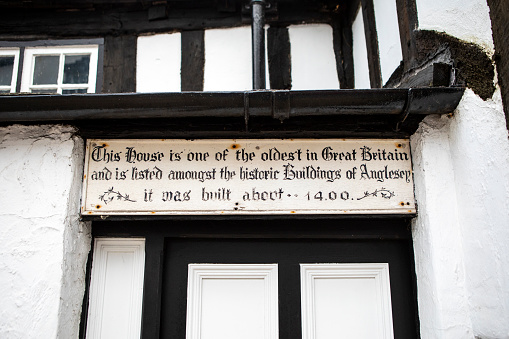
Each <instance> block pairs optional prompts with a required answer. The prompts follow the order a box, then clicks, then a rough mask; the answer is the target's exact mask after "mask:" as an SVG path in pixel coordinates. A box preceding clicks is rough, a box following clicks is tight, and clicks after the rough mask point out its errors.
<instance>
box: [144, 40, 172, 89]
mask: <svg viewBox="0 0 509 339" xmlns="http://www.w3.org/2000/svg"><path fill="white" fill-rule="evenodd" d="M180 38H181V36H180V33H172V34H156V35H150V36H141V37H139V38H138V46H137V50H136V53H137V54H136V91H137V92H180V67H181V62H182V56H181V55H182V51H181V40H180Z"/></svg>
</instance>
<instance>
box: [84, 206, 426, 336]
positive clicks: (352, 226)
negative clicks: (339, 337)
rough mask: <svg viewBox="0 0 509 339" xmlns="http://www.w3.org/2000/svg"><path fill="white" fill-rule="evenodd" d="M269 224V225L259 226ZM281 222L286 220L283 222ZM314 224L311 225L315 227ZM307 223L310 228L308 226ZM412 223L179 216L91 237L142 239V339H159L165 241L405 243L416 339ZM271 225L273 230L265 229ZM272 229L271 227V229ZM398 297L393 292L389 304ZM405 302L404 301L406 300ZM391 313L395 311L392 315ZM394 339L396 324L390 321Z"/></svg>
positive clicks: (120, 224) (103, 229)
mask: <svg viewBox="0 0 509 339" xmlns="http://www.w3.org/2000/svg"><path fill="white" fill-rule="evenodd" d="M264 221H269V223H265V224H264V223H263V222H264ZM281 221H285V222H284V223H283V222H281ZM314 221H315V222H314ZM307 223H309V224H307ZM410 223H411V218H404V217H401V216H389V217H388V216H380V217H373V216H371V217H344V216H327V215H319V216H316V215H313V216H239V217H235V216H234V217H199V216H187V217H186V216H178V217H173V218H165V219H162V220H154V219H150V218H147V219H145V220H129V219H127V218H126V220H121V219H120V220H119V219H116V220H101V221H99V220H98V221H93V225H92V237H93V239H95V238H97V237H124V238H128V237H138V238H139V237H143V238H145V241H146V245H145V249H146V253H145V275H144V289H143V290H144V291H143V310H142V330H141V338H142V339H152V338H159V337H160V329H161V302H162V292H163V289H162V282H163V275H164V272H163V265H164V250H165V249H164V246H165V239H166V238H203V239H218V240H219V239H310V240H311V239H331V240H349V241H359V240H374V241H382V242H383V241H389V242H392V241H397V242H403V243H404V244H406V248H407V249H408V251H407V258H408V260H409V266H410V267H409V276H408V283H409V284H411V287H410V288H411V290H412V300H406V302H407V303H409V307H410V309H413V311H412V313H413V315H414V316H413V318H414V319H415V323H414V324H411V326H413V327H414V328H415V338H419V333H420V329H419V318H418V309H417V284H416V276H415V263H414V253H413V244H412V234H411V225H410ZM269 224H272V225H269ZM274 225H275V226H274ZM92 253H93V249H92V250H91V252H90V255H89V261H88V267H87V287H86V292H85V296H84V302H83V311H82V321H81V325H80V338H85V333H86V322H87V319H86V318H87V316H86V315H87V312H88V293H89V286H90V271H91V266H92V262H91V261H92V260H91V259H92ZM394 298H398V294H397V291H396V290H394V291H393V292H392V299H393V300H394ZM405 298H406V297H405ZM393 312H394V310H393ZM394 321H395V323H394V333H395V338H397V337H398V336H397V329H396V326H400V324H398V323H397V319H394Z"/></svg>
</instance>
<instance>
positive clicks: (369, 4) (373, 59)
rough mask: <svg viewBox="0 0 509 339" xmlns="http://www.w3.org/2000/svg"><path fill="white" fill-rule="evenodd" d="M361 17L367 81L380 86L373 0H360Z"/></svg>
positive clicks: (380, 77) (380, 72)
mask: <svg viewBox="0 0 509 339" xmlns="http://www.w3.org/2000/svg"><path fill="white" fill-rule="evenodd" d="M361 3H362V18H363V19H364V33H365V36H366V49H367V51H368V66H369V82H370V84H371V88H381V87H382V70H381V67H380V51H379V48H378V35H377V32H376V20H375V8H374V5H373V0H362V1H361Z"/></svg>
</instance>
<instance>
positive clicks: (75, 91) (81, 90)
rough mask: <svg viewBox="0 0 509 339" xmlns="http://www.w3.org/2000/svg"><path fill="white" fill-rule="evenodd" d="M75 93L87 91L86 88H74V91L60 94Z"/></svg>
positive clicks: (68, 90) (69, 90)
mask: <svg viewBox="0 0 509 339" xmlns="http://www.w3.org/2000/svg"><path fill="white" fill-rule="evenodd" d="M75 93H87V89H86V88H74V89H64V90H62V94H75Z"/></svg>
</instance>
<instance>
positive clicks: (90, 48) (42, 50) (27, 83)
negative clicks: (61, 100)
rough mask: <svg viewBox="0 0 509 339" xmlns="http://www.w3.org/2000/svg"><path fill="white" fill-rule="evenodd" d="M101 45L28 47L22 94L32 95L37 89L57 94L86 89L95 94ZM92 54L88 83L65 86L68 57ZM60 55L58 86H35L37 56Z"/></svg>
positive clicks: (22, 78)
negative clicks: (53, 90) (66, 58)
mask: <svg viewBox="0 0 509 339" xmlns="http://www.w3.org/2000/svg"><path fill="white" fill-rule="evenodd" d="M98 50H99V45H86V46H50V47H27V48H26V49H25V56H24V62H23V72H22V77H21V92H25V93H27V92H28V93H30V92H32V90H37V89H56V90H57V94H62V90H66V89H81V88H86V89H87V93H95V91H96V81H97V62H98V54H99V53H98ZM82 54H90V66H89V71H88V73H89V74H88V83H86V84H63V75H64V58H65V56H66V55H82ZM45 55H58V56H60V63H59V70H58V79H57V84H56V85H34V84H33V79H34V66H35V57H36V56H45Z"/></svg>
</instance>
